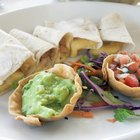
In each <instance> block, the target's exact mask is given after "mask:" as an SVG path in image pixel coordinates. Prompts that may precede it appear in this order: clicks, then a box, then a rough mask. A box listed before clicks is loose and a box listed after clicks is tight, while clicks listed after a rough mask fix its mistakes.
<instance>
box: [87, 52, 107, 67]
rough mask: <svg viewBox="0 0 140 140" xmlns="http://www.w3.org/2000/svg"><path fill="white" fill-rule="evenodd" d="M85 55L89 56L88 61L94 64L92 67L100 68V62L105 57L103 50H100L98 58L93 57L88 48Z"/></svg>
mask: <svg viewBox="0 0 140 140" xmlns="http://www.w3.org/2000/svg"><path fill="white" fill-rule="evenodd" d="M87 56H88V58H89V61H90V62H93V63H94V64H95V65H94V67H95V68H96V67H97V68H101V67H102V63H103V60H104V59H105V58H106V57H107V53H105V52H102V53H101V54H100V55H99V57H98V58H96V59H94V58H93V56H92V54H91V53H90V50H88V51H87Z"/></svg>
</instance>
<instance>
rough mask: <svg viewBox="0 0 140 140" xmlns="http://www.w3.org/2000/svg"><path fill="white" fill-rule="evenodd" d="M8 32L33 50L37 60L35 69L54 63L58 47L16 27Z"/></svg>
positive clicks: (50, 65)
mask: <svg viewBox="0 0 140 140" xmlns="http://www.w3.org/2000/svg"><path fill="white" fill-rule="evenodd" d="M10 34H11V35H12V36H14V37H15V38H17V39H18V40H19V41H20V42H21V43H22V44H23V45H25V46H26V47H27V48H28V49H29V50H30V51H31V52H33V54H34V55H35V58H36V60H37V67H36V71H40V70H43V69H47V68H50V67H52V66H53V65H54V63H55V60H56V58H57V55H58V48H57V47H56V46H55V45H53V44H52V43H49V42H47V41H44V40H42V39H40V38H37V37H35V36H33V35H32V34H29V33H26V32H24V31H21V30H18V29H12V30H11V31H10Z"/></svg>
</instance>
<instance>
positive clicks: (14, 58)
mask: <svg viewBox="0 0 140 140" xmlns="http://www.w3.org/2000/svg"><path fill="white" fill-rule="evenodd" d="M34 66H35V60H34V57H33V54H32V52H30V51H29V50H28V49H27V48H25V47H24V46H23V45H22V44H21V43H20V42H19V41H18V40H17V39H15V38H14V37H12V36H11V35H9V34H8V33H6V32H4V31H3V30H0V94H2V93H3V92H4V91H6V90H8V89H9V88H10V87H11V86H13V85H14V84H15V83H17V81H18V80H20V79H21V78H23V77H24V76H27V75H28V74H29V73H31V72H32V71H33V68H34Z"/></svg>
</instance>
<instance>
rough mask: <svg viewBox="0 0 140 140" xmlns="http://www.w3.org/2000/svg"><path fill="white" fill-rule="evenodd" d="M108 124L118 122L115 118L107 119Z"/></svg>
mask: <svg viewBox="0 0 140 140" xmlns="http://www.w3.org/2000/svg"><path fill="white" fill-rule="evenodd" d="M107 121H108V122H111V123H115V122H116V121H117V120H116V119H115V118H110V119H107Z"/></svg>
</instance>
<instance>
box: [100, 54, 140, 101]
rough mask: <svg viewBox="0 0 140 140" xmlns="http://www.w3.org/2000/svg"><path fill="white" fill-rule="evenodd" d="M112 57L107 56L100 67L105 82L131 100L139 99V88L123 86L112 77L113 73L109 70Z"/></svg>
mask: <svg viewBox="0 0 140 140" xmlns="http://www.w3.org/2000/svg"><path fill="white" fill-rule="evenodd" d="M114 57H115V54H114V55H109V56H107V57H106V58H105V59H104V62H103V66H102V72H103V76H104V79H105V80H108V82H109V85H110V86H111V87H112V88H113V89H115V90H116V91H119V92H120V93H122V94H124V95H126V96H129V97H132V98H140V87H130V86H127V85H125V84H124V83H122V82H120V81H118V80H117V79H116V78H115V77H114V72H113V70H111V69H110V68H109V65H110V64H111V63H112V60H113V58H114Z"/></svg>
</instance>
